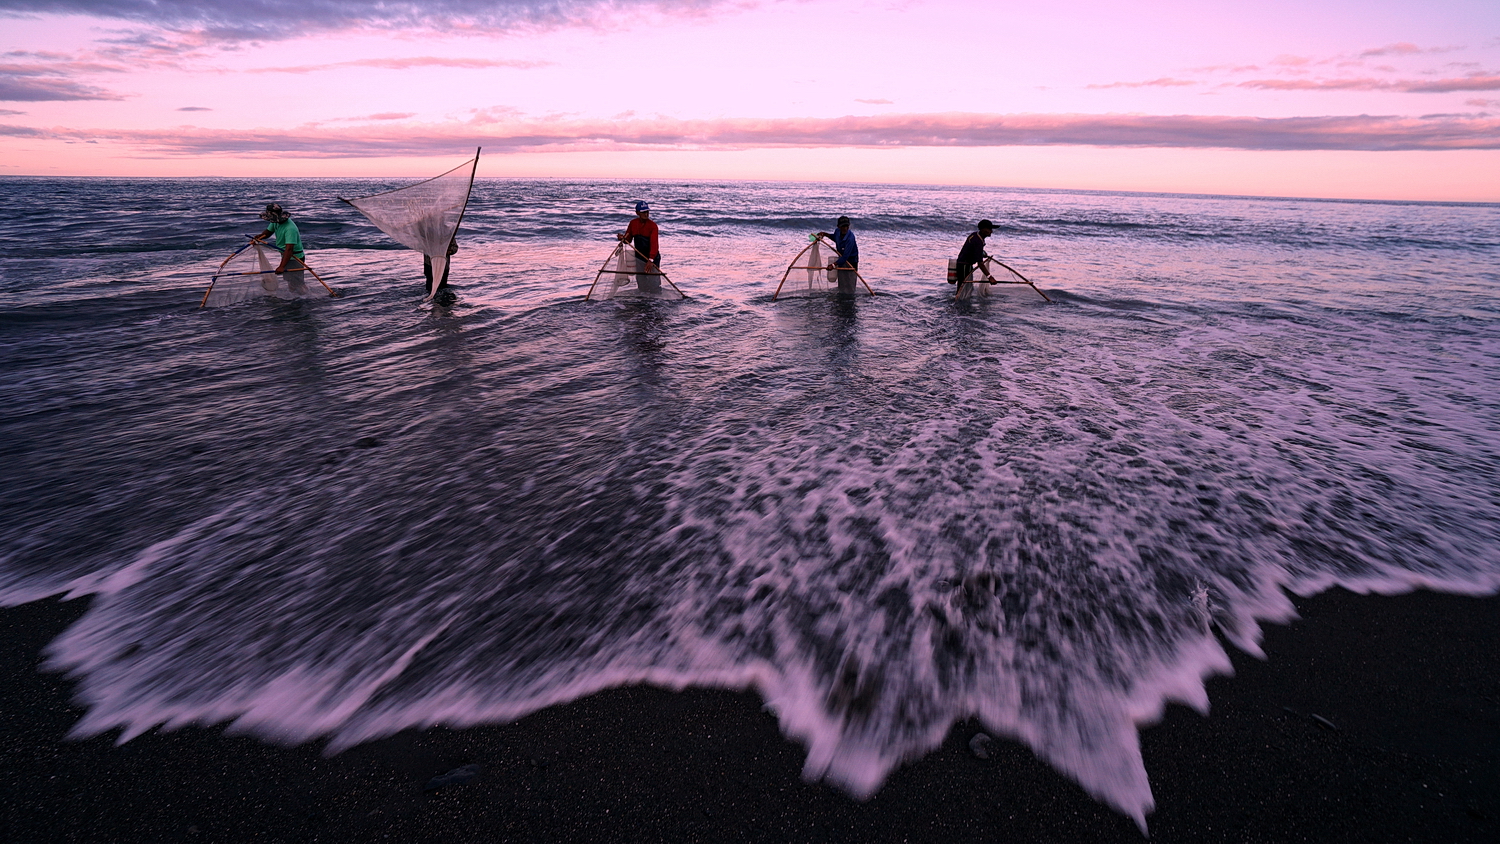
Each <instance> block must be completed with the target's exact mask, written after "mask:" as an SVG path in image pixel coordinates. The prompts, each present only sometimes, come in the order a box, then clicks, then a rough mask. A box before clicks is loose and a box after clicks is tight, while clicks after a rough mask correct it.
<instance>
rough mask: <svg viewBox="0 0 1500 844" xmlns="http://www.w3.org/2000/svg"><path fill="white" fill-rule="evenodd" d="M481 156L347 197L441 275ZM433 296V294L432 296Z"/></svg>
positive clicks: (461, 219) (361, 211) (438, 275)
mask: <svg viewBox="0 0 1500 844" xmlns="http://www.w3.org/2000/svg"><path fill="white" fill-rule="evenodd" d="M478 167H479V156H478V155H477V154H476V155H475V156H474V157H473V158H472V159H470V160H468V161H465V162H464V163H462V164H460V165H458V166H457V167H455V168H453V169H452V170H449V171H448V172H446V173H444V174H442V175H441V176H434V177H433V178H431V179H428V180H427V181H425V182H418V183H416V184H414V185H408V186H407V187H404V188H397V189H396V190H390V191H386V192H384V193H376V194H371V195H370V196H362V197H359V198H358V199H345V200H344V202H347V203H349V204H350V205H352V206H354V208H355V210H357V211H359V213H361V214H363V215H365V217H366V219H368V220H369V221H370V222H372V223H374V224H375V227H376V228H378V229H380V230H381V231H383V232H385V233H386V234H388V235H390V236H391V239H392V240H395V241H396V242H397V243H399V244H401V245H402V246H405V247H407V248H408V249H415V250H417V251H418V252H421V253H422V254H423V255H426V256H427V258H428V260H430V261H431V262H432V277H433V278H442V277H443V270H444V269H446V268H447V266H448V244H449V243H451V242H453V237H454V235H456V234H457V233H458V225H459V223H460V222H462V221H463V217H464V210H465V209H466V208H467V207H468V205H469V191H470V189H471V188H472V187H473V186H474V171H475V169H477V168H478ZM428 298H431V294H429V297H428Z"/></svg>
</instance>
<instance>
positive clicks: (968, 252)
mask: <svg viewBox="0 0 1500 844" xmlns="http://www.w3.org/2000/svg"><path fill="white" fill-rule="evenodd" d="M977 228H978V231H975V232H970V233H969V236H968V238H967V239H965V240H964V248H963V249H961V250H959V252H958V274H957V276H956V277H955V278H954V283H956V284H957V285H958V293H959V295H960V296H961V295H963V293H964V287H963V285H964V284H965V283H966V282H969V281H970V278H969V276H970V275H972V274H973V273H974V268H975V267H978V268H979V270H980V271H981V272H983V273H984V277H985V279H986V280H988V281H990V282H993V281H994V280H995V277H994V276H992V275H990V267H989V263H988V262H989V260H990V256H989V254H987V253H986V252H985V251H984V241H985V238H988V237H989V236H990V235H991V234H994V232H995V224H994V223H992V222H990V221H989V220H980V221H979V225H978V226H977Z"/></svg>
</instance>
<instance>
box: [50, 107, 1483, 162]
mask: <svg viewBox="0 0 1500 844" xmlns="http://www.w3.org/2000/svg"><path fill="white" fill-rule="evenodd" d="M28 131H35V132H39V133H41V134H42V135H43V136H45V137H49V138H52V139H54V140H59V141H68V142H78V141H86V140H104V141H112V142H115V143H118V144H122V145H125V146H129V147H134V148H135V149H136V150H137V154H139V155H142V156H145V157H179V156H194V157H196V156H228V157H237V158H361V157H383V156H429V155H447V154H450V153H452V151H453V150H454V149H465V148H469V147H475V146H483V147H484V148H485V150H486V151H487V152H490V153H506V152H510V153H523V152H538V151H559V152H561V151H581V150H587V151H614V150H631V149H721V150H723V149H752V148H769V147H802V148H808V147H886V148H899V147H932V146H947V147H1002V146H1097V147H1159V148H1160V147H1165V148H1199V149H1201V148H1222V149H1241V150H1450V149H1500V120H1492V119H1480V118H1474V117H1444V118H1431V119H1423V118H1409V117H1380V116H1369V115H1358V116H1333V117H1287V118H1259V117H1218V116H1202V115H1175V116H1157V115H1133V114H1104V115H1094V114H1019V115H995V114H962V113H949V114H902V115H885V116H878V117H840V118H816V119H802V118H767V119H758V118H734V119H719V120H675V119H666V118H658V119H652V120H645V119H641V120H628V121H618V120H584V119H545V120H522V119H510V120H502V121H489V122H481V121H478V120H475V121H470V122H465V123H458V122H454V123H448V124H442V125H431V124H428V125H411V124H407V125H403V126H399V127H390V128H385V129H381V128H376V127H372V126H368V125H366V126H361V127H358V128H354V127H350V128H348V129H328V128H319V127H315V126H308V127H302V128H300V129H281V128H267V129H255V130H210V129H193V128H178V129H173V130H171V131H156V130H114V131H108V130H103V131H95V130H72V129H50V130H28Z"/></svg>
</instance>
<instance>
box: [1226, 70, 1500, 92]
mask: <svg viewBox="0 0 1500 844" xmlns="http://www.w3.org/2000/svg"><path fill="white" fill-rule="evenodd" d="M1234 86H1235V87H1238V88H1256V89H1261V90H1267V91H1398V92H1402V93H1408V94H1450V93H1453V92H1455V91H1496V90H1500V74H1495V73H1484V72H1477V73H1472V74H1469V75H1467V76H1458V77H1450V78H1447V79H1371V78H1358V79H1354V78H1344V79H1251V80H1247V81H1245V82H1237V83H1234Z"/></svg>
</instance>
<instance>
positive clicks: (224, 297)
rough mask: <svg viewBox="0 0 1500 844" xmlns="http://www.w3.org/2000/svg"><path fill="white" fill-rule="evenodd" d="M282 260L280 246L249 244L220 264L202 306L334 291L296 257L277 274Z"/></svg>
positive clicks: (314, 294)
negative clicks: (286, 269)
mask: <svg viewBox="0 0 1500 844" xmlns="http://www.w3.org/2000/svg"><path fill="white" fill-rule="evenodd" d="M280 262H281V250H279V249H277V248H276V247H275V246H272V245H271V244H269V243H261V242H255V243H250V244H246V245H245V247H244V248H242V249H240V250H239V251H238V252H236V253H234V254H233V255H230V256H229V257H228V258H225V259H224V263H222V264H220V265H219V271H218V272H216V273H214V277H213V280H212V281H211V282H209V285H208V290H207V292H205V293H204V294H203V302H202V306H203V307H219V306H222V305H236V304H239V303H240V302H248V301H249V300H251V299H257V298H262V297H271V298H276V299H296V298H300V297H303V296H327V295H331V293H332V291H330V290H328V288H327V287H326V286H324V284H323V283H322V281H320V280H319V279H318V277H317V275H316V274H315V273H313V271H312V270H311V269H308V268H307V265H306V264H304V263H302V262H300V261H297V260H296V259H295V258H294V259H292V261H291V262H289V263H288V266H289V267H292V269H289V270H288V271H287V272H286V273H284V274H282V275H277V274H276V266H277V265H278V264H279V263H280ZM298 267H301V268H302V269H297V268H298ZM309 285H311V287H309Z"/></svg>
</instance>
